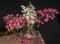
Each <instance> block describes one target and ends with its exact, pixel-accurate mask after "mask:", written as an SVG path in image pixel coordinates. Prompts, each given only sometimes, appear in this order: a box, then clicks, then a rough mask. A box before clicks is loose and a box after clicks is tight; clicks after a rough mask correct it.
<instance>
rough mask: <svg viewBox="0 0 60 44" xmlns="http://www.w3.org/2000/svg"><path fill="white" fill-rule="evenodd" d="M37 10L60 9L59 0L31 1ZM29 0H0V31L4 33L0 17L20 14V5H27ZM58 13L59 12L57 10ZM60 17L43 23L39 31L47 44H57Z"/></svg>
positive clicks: (59, 32) (59, 31) (59, 33)
mask: <svg viewBox="0 0 60 44" xmlns="http://www.w3.org/2000/svg"><path fill="white" fill-rule="evenodd" d="M31 2H32V3H33V5H34V6H35V7H36V8H37V9H43V8H56V9H58V10H59V9H60V5H59V0H31ZM28 3H29V0H18V1H17V0H0V31H4V30H5V28H4V22H3V21H2V17H3V16H5V15H7V14H8V13H13V14H14V15H15V14H16V13H21V12H20V10H21V8H20V5H22V4H23V5H28ZM59 11H60V10H59ZM59 17H60V15H58V16H56V18H55V19H54V20H53V21H50V22H48V23H45V24H44V25H42V26H41V27H40V29H39V31H40V32H41V34H42V36H43V38H44V40H45V41H46V43H47V44H59V40H60V39H59V38H60V37H59V35H60V19H59Z"/></svg>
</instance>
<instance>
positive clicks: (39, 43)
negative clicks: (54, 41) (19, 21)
mask: <svg viewBox="0 0 60 44" xmlns="http://www.w3.org/2000/svg"><path fill="white" fill-rule="evenodd" d="M12 38H14V37H12ZM12 38H11V39H7V38H6V36H3V37H0V44H22V43H21V39H19V40H12ZM28 44H45V42H44V40H43V38H42V37H40V38H35V39H31V40H29V43H28Z"/></svg>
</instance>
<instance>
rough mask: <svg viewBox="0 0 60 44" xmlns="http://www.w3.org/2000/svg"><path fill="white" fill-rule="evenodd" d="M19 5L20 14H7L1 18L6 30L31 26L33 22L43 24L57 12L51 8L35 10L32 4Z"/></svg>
mask: <svg viewBox="0 0 60 44" xmlns="http://www.w3.org/2000/svg"><path fill="white" fill-rule="evenodd" d="M21 7H22V15H19V14H16V16H14V15H13V14H8V15H7V16H5V17H4V18H3V19H4V21H5V22H6V26H5V27H6V28H7V29H8V31H11V30H14V29H20V28H22V27H24V26H26V25H28V26H29V28H30V27H31V28H32V27H33V25H34V24H35V23H38V24H44V22H48V21H49V20H53V19H54V18H55V15H56V14H58V11H57V10H56V9H52V8H48V9H46V8H45V9H43V10H37V11H35V10H36V9H35V7H34V6H33V5H32V4H30V5H29V6H27V7H25V6H24V5H22V6H21Z"/></svg>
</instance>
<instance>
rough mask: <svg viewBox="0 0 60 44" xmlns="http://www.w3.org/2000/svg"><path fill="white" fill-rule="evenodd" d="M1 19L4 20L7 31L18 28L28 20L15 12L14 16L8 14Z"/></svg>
mask: <svg viewBox="0 0 60 44" xmlns="http://www.w3.org/2000/svg"><path fill="white" fill-rule="evenodd" d="M3 19H4V21H5V22H6V26H5V27H6V29H7V30H8V31H11V30H14V29H20V28H22V27H24V26H25V25H26V24H27V23H28V20H27V19H25V18H23V17H22V16H21V15H19V14H16V16H14V15H13V14H8V15H7V16H5V17H4V18H3Z"/></svg>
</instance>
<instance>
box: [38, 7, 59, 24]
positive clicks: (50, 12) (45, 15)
mask: <svg viewBox="0 0 60 44" xmlns="http://www.w3.org/2000/svg"><path fill="white" fill-rule="evenodd" d="M56 14H58V11H57V10H56V9H52V8H48V9H46V8H45V9H43V10H38V11H37V15H38V17H37V19H38V20H37V22H38V23H41V24H44V22H48V21H49V20H53V19H54V18H55V15H56Z"/></svg>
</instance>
